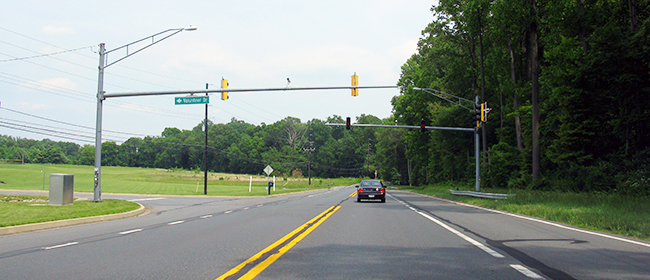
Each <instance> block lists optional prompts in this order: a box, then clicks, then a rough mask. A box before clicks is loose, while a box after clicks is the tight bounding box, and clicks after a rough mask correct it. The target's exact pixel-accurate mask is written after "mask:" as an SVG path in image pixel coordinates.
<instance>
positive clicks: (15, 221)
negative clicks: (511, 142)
mask: <svg viewBox="0 0 650 280" xmlns="http://www.w3.org/2000/svg"><path fill="white" fill-rule="evenodd" d="M47 199H48V198H47V197H46V196H40V197H39V196H23V195H0V227H7V226H16V225H24V224H32V223H41V222H49V221H57V220H65V219H73V218H82V217H91V216H99V215H108V214H115V213H123V212H128V211H132V210H136V209H138V208H139V207H140V205H138V204H137V203H134V202H129V201H122V200H112V199H105V200H104V202H102V203H94V202H92V201H89V200H75V201H74V203H73V204H72V205H67V206H51V205H49V204H48V201H47Z"/></svg>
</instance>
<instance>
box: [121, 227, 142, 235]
mask: <svg viewBox="0 0 650 280" xmlns="http://www.w3.org/2000/svg"><path fill="white" fill-rule="evenodd" d="M140 231H142V229H141V228H139V229H132V230H127V231H123V232H120V234H121V235H125V234H129V233H136V232H140Z"/></svg>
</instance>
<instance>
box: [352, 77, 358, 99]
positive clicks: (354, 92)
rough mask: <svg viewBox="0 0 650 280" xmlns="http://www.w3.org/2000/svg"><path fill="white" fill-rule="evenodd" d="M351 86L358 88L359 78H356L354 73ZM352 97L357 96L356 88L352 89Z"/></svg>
mask: <svg viewBox="0 0 650 280" xmlns="http://www.w3.org/2000/svg"><path fill="white" fill-rule="evenodd" d="M352 86H353V87H358V86H359V76H357V73H356V72H355V73H354V75H352ZM352 96H359V89H358V88H353V89H352Z"/></svg>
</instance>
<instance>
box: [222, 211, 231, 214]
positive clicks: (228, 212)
mask: <svg viewBox="0 0 650 280" xmlns="http://www.w3.org/2000/svg"><path fill="white" fill-rule="evenodd" d="M223 213H224V214H230V213H232V210H228V211H226V212H223Z"/></svg>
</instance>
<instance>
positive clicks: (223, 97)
mask: <svg viewBox="0 0 650 280" xmlns="http://www.w3.org/2000/svg"><path fill="white" fill-rule="evenodd" d="M221 88H222V89H227V88H228V80H226V79H224V78H221ZM221 100H228V92H226V91H224V92H222V93H221Z"/></svg>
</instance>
